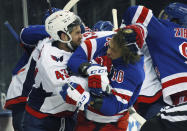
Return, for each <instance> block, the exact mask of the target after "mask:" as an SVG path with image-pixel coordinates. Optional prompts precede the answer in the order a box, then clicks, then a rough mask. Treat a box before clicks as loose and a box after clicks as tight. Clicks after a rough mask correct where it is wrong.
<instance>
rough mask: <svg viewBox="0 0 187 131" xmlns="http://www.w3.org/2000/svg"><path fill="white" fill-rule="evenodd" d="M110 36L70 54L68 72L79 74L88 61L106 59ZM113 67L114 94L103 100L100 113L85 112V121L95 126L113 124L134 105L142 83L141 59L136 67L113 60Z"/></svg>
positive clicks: (82, 45) (93, 41)
mask: <svg viewBox="0 0 187 131" xmlns="http://www.w3.org/2000/svg"><path fill="white" fill-rule="evenodd" d="M111 37H112V35H109V36H106V37H102V38H98V39H91V40H87V41H85V42H84V43H82V44H81V46H80V47H78V48H77V50H76V51H75V52H74V53H73V55H72V57H71V58H70V60H69V61H68V66H69V67H70V69H71V70H72V71H73V72H75V73H78V68H79V66H80V65H81V64H82V63H85V62H88V61H91V60H92V59H95V58H97V57H99V56H104V55H106V51H107V48H108V46H107V45H108V42H109V40H110V39H111ZM112 64H113V67H114V73H113V76H111V77H110V78H109V80H110V84H111V86H112V87H113V89H114V90H115V93H114V94H111V95H106V96H104V97H103V104H102V108H101V110H100V113H98V112H96V111H94V110H90V109H89V108H88V110H86V117H87V119H89V120H93V121H96V122H103V121H105V122H106V123H108V122H116V121H117V120H118V119H119V118H120V117H121V116H122V113H123V112H125V111H127V110H128V108H129V107H130V106H132V105H133V103H134V102H135V100H136V98H137V96H138V94H139V91H140V88H141V85H142V83H143V80H144V70H143V58H141V60H140V61H139V62H137V63H136V64H128V65H125V64H124V62H123V60H122V58H118V59H115V60H112Z"/></svg>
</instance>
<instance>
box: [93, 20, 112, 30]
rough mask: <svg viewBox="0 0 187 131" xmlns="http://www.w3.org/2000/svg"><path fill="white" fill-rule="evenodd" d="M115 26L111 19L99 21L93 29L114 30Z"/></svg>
mask: <svg viewBox="0 0 187 131" xmlns="http://www.w3.org/2000/svg"><path fill="white" fill-rule="evenodd" d="M113 28H114V26H113V24H112V23H111V22H110V21H102V20H100V21H98V22H97V23H96V24H95V25H94V26H93V27H92V31H112V29H113Z"/></svg>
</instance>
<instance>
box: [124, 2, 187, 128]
mask: <svg viewBox="0 0 187 131" xmlns="http://www.w3.org/2000/svg"><path fill="white" fill-rule="evenodd" d="M167 8H170V10H168V12H169V13H171V12H170V11H172V9H175V10H177V11H178V15H176V14H175V15H174V16H173V18H171V17H170V18H169V20H170V21H167V20H158V19H157V18H156V17H155V16H154V15H153V13H152V11H151V10H150V9H147V8H146V7H144V6H133V7H129V8H128V10H127V11H126V13H125V15H124V17H123V20H124V23H125V24H126V25H130V24H134V25H130V27H129V28H140V27H142V28H143V29H145V28H146V29H147V37H146V43H147V46H148V49H149V52H150V55H151V58H152V60H153V65H154V67H155V70H156V72H157V76H158V78H159V79H160V81H161V84H162V94H163V100H164V102H165V103H166V104H167V105H168V106H166V107H165V108H162V109H161V111H160V115H159V116H156V117H154V118H153V119H151V120H148V121H147V122H146V123H145V124H144V125H143V127H142V128H141V131H150V130H152V131H158V130H159V131H166V130H170V131H177V130H180V131H186V129H187V117H186V116H187V114H186V112H187V110H186V109H187V65H186V58H187V57H186V56H187V55H186V47H187V46H186V45H187V44H186V42H187V41H186V39H187V35H186V31H187V29H186V28H185V26H186V16H187V12H186V10H187V5H185V4H181V3H172V4H171V5H169V6H168V7H167ZM166 14H167V11H166ZM168 15H170V14H168ZM171 16H172V15H171ZM174 22H176V23H174ZM180 22H182V24H181V23H180Z"/></svg>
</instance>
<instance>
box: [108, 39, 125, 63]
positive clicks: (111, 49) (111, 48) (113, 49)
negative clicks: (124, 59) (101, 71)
mask: <svg viewBox="0 0 187 131" xmlns="http://www.w3.org/2000/svg"><path fill="white" fill-rule="evenodd" d="M107 56H108V57H109V58H111V59H112V60H115V59H117V58H119V57H121V56H122V49H121V48H119V47H118V46H117V45H116V44H115V42H114V41H113V40H112V39H111V40H110V42H109V45H108V50H107Z"/></svg>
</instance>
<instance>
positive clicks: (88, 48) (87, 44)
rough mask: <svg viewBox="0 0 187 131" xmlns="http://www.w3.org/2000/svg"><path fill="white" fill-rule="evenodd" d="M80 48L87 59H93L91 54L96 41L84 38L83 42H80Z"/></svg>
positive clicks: (94, 49)
mask: <svg viewBox="0 0 187 131" xmlns="http://www.w3.org/2000/svg"><path fill="white" fill-rule="evenodd" d="M81 47H82V49H83V50H84V52H85V53H86V55H87V57H88V61H90V60H92V59H93V55H94V53H95V52H96V49H97V42H96V40H86V41H84V43H83V44H81Z"/></svg>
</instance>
